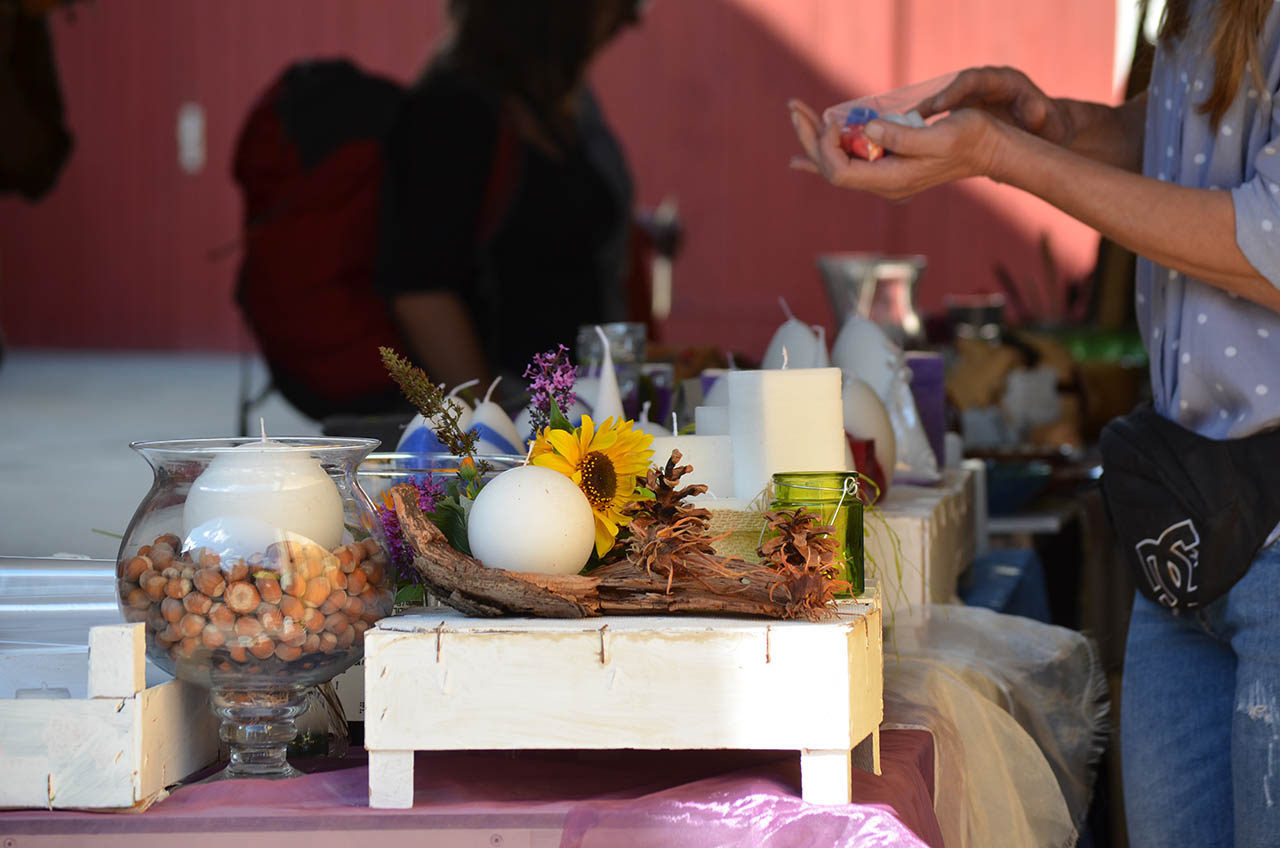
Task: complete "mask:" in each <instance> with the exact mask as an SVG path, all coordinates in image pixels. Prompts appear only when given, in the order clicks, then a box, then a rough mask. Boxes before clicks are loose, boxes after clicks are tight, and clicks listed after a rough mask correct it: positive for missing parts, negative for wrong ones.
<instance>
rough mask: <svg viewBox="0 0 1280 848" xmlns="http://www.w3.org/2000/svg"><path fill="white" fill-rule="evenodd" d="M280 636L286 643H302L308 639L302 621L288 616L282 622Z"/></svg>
mask: <svg viewBox="0 0 1280 848" xmlns="http://www.w3.org/2000/svg"><path fill="white" fill-rule="evenodd" d="M279 638H280V641H281V642H283V643H285V644H286V645H295V646H296V645H301V644H302V643H303V642H305V641H306V640H307V631H306V628H304V627H303V626H302V623H301V622H299V621H295V620H294V619H292V618H286V619H285V620H284V621H283V622H281V624H280V634H279Z"/></svg>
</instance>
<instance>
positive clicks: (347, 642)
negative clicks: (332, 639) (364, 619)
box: [335, 627, 356, 651]
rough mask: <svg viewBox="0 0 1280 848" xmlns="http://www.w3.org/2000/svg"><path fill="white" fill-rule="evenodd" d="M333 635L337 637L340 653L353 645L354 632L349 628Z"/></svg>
mask: <svg viewBox="0 0 1280 848" xmlns="http://www.w3.org/2000/svg"><path fill="white" fill-rule="evenodd" d="M335 635H336V636H337V637H338V650H340V651H344V650H346V649H347V648H350V647H351V646H352V645H354V644H355V641H356V631H355V630H353V629H351V628H350V627H348V628H346V629H345V630H343V631H342V632H341V633H337V634H335Z"/></svg>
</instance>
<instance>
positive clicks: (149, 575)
mask: <svg viewBox="0 0 1280 848" xmlns="http://www.w3.org/2000/svg"><path fill="white" fill-rule="evenodd" d="M138 585H139V586H140V587H141V588H142V591H144V592H146V593H147V597H148V598H150V599H151V600H153V601H159V600H161V599H163V598H164V597H165V592H164V589H165V587H166V586H167V585H169V580H168V579H167V578H166V577H165V576H164V575H163V574H160V573H159V572H156V571H144V572H143V573H142V577H140V578H138Z"/></svg>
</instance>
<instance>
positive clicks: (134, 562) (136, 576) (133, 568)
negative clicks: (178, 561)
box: [123, 556, 153, 583]
mask: <svg viewBox="0 0 1280 848" xmlns="http://www.w3.org/2000/svg"><path fill="white" fill-rule="evenodd" d="M152 565H153V563H152V562H151V557H146V556H136V557H134V558H133V559H131V560H129V561H128V562H126V563H125V564H124V574H123V576H124V579H125V580H130V581H132V582H134V583H137V582H138V581H139V580H141V579H142V573H143V572H144V571H150V570H151V566H152Z"/></svg>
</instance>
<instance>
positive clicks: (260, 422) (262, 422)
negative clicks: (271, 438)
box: [258, 418, 267, 444]
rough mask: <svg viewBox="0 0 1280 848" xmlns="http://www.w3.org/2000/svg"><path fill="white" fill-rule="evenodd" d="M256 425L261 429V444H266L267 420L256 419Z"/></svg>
mask: <svg viewBox="0 0 1280 848" xmlns="http://www.w3.org/2000/svg"><path fill="white" fill-rule="evenodd" d="M258 425H259V426H260V427H262V442H263V444H266V441H267V419H266V418H259V419H258Z"/></svg>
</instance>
